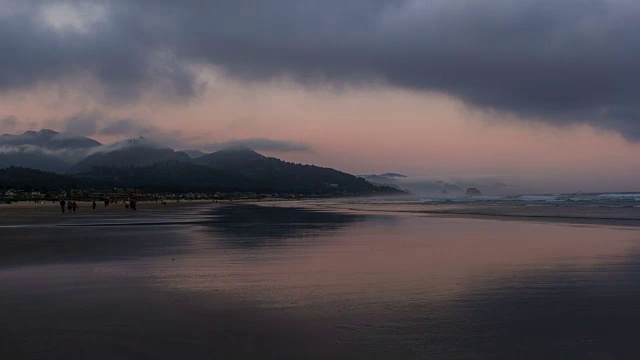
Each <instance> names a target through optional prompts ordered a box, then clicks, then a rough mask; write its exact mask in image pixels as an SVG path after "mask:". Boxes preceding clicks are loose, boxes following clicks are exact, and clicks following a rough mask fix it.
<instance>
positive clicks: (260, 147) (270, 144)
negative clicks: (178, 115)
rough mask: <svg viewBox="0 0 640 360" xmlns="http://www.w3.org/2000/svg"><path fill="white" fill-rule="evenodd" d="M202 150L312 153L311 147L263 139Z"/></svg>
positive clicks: (213, 146)
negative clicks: (244, 149)
mask: <svg viewBox="0 0 640 360" xmlns="http://www.w3.org/2000/svg"><path fill="white" fill-rule="evenodd" d="M202 148H203V149H205V150H208V151H217V150H221V149H237V148H249V149H252V150H255V151H277V152H299V151H302V152H308V151H312V150H311V147H310V146H309V145H307V144H304V143H299V142H293V141H283V140H273V139H264V138H252V139H240V140H232V141H227V142H224V143H218V144H211V145H205V146H202Z"/></svg>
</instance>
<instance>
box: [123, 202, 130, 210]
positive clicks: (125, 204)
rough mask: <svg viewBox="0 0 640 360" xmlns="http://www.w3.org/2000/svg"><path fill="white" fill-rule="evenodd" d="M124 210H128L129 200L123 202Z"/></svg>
mask: <svg viewBox="0 0 640 360" xmlns="http://www.w3.org/2000/svg"><path fill="white" fill-rule="evenodd" d="M124 208H125V209H128V208H129V200H127V201H125V202H124Z"/></svg>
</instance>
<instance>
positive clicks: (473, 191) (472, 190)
mask: <svg viewBox="0 0 640 360" xmlns="http://www.w3.org/2000/svg"><path fill="white" fill-rule="evenodd" d="M466 195H467V196H478V195H482V193H481V192H480V190H478V189H476V188H468V189H467V192H466Z"/></svg>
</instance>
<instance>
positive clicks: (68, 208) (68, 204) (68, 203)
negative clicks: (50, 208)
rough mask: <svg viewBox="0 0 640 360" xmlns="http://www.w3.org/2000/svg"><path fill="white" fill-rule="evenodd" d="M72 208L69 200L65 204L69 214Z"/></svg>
mask: <svg viewBox="0 0 640 360" xmlns="http://www.w3.org/2000/svg"><path fill="white" fill-rule="evenodd" d="M72 208H73V204H72V203H71V200H69V201H68V202H67V210H69V212H71V209H72Z"/></svg>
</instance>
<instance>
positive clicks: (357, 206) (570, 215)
mask: <svg viewBox="0 0 640 360" xmlns="http://www.w3.org/2000/svg"><path fill="white" fill-rule="evenodd" d="M78 204H79V209H78V211H77V212H76V213H72V214H61V211H60V205H59V204H58V203H57V202H56V203H51V201H48V202H44V203H33V202H30V203H27V202H16V203H12V204H0V226H3V225H4V226H7V225H12V224H23V225H28V224H36V223H54V222H57V220H60V219H61V218H60V216H64V217H63V218H62V219H69V218H73V216H74V215H79V216H83V217H89V216H90V217H93V216H100V215H109V214H115V213H122V212H130V213H131V215H132V216H135V214H136V213H140V214H143V213H145V212H147V211H163V212H165V211H167V212H175V213H176V214H177V215H178V214H179V213H180V212H181V211H186V210H190V209H197V208H203V209H204V208H210V207H213V206H224V205H232V206H233V205H254V206H265V207H282V208H298V209H302V210H310V211H327V212H343V213H344V212H347V213H359V214H368V215H391V216H422V217H435V218H450V219H456V218H458V219H461V218H465V219H478V220H499V221H522V222H538V223H558V224H572V225H593V226H616V227H617V226H621V227H625V228H633V227H640V208H601V209H593V208H580V207H570V206H567V207H557V208H552V207H549V208H544V207H523V206H520V207H514V206H486V205H483V206H479V205H433V204H425V203H416V202H402V201H397V202H395V201H394V202H389V203H381V202H377V201H376V200H374V199H371V201H367V200H366V199H363V198H338V199H335V198H334V199H300V200H285V199H270V200H255V199H245V200H233V201H229V200H218V201H217V202H216V201H215V200H181V201H180V202H177V201H168V202H167V205H163V204H162V203H161V202H156V201H148V202H147V201H141V202H139V204H138V210H136V211H133V210H127V209H125V207H124V205H123V204H121V203H118V204H111V205H109V206H108V207H106V208H105V207H104V204H103V203H101V202H98V204H97V208H96V209H95V210H94V209H92V207H91V202H89V201H78ZM65 211H66V212H68V210H66V209H65Z"/></svg>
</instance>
